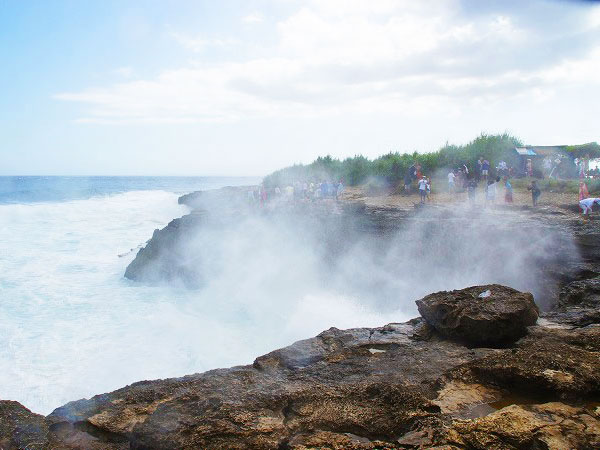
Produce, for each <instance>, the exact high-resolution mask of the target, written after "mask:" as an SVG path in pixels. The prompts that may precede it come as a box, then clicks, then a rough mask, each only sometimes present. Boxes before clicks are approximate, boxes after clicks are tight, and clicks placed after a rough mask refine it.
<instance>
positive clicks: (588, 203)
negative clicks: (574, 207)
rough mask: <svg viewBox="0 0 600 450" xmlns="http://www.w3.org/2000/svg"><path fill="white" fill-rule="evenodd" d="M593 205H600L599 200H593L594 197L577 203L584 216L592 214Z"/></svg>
mask: <svg viewBox="0 0 600 450" xmlns="http://www.w3.org/2000/svg"><path fill="white" fill-rule="evenodd" d="M594 203H596V204H597V205H600V198H594V197H590V198H584V199H583V200H581V201H580V202H579V207H580V208H581V210H582V212H583V215H584V216H586V215H589V214H591V213H592V208H593V206H594Z"/></svg>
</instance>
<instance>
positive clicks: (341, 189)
mask: <svg viewBox="0 0 600 450" xmlns="http://www.w3.org/2000/svg"><path fill="white" fill-rule="evenodd" d="M343 193H344V183H343V180H340V182H339V183H338V185H337V191H336V194H335V200H336V201H337V200H339V198H340V197H341V196H342V194H343Z"/></svg>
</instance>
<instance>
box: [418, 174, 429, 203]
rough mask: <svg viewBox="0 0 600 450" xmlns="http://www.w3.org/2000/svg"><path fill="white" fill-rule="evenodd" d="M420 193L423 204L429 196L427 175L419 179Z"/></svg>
mask: <svg viewBox="0 0 600 450" xmlns="http://www.w3.org/2000/svg"><path fill="white" fill-rule="evenodd" d="M419 194H420V195H421V204H423V203H425V199H426V198H427V178H426V177H425V176H423V178H421V179H420V180H419Z"/></svg>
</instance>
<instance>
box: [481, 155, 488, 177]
mask: <svg viewBox="0 0 600 450" xmlns="http://www.w3.org/2000/svg"><path fill="white" fill-rule="evenodd" d="M489 171H490V162H489V161H488V160H487V159H484V160H483V162H482V163H481V176H482V177H483V180H484V181H487V178H488V173H489Z"/></svg>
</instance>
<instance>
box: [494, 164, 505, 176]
mask: <svg viewBox="0 0 600 450" xmlns="http://www.w3.org/2000/svg"><path fill="white" fill-rule="evenodd" d="M496 170H497V171H498V175H499V176H501V177H503V176H505V175H506V174H507V172H508V166H507V165H506V162H505V161H500V162H499V163H498V166H497V167H496Z"/></svg>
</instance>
